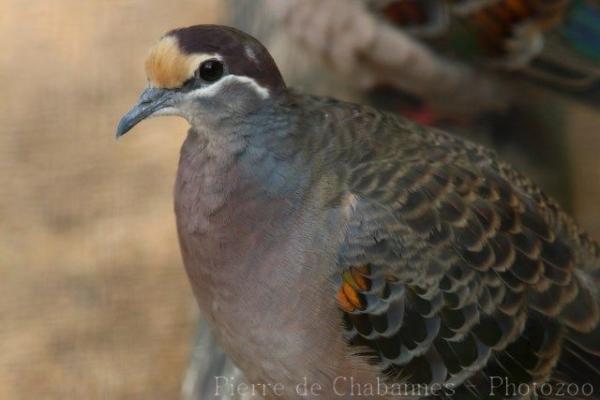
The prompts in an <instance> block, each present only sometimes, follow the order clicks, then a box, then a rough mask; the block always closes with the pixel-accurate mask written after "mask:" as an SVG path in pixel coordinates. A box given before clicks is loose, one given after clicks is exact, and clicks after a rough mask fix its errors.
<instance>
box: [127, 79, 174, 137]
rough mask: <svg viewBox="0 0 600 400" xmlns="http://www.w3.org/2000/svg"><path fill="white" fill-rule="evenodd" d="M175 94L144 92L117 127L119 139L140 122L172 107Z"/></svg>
mask: <svg viewBox="0 0 600 400" xmlns="http://www.w3.org/2000/svg"><path fill="white" fill-rule="evenodd" d="M172 99H173V93H172V91H170V90H166V89H159V88H147V89H146V90H144V91H143V92H142V95H141V96H140V100H139V101H138V103H137V104H136V105H135V106H134V107H133V108H132V109H131V110H129V111H128V112H127V114H125V115H124V116H123V118H121V120H120V121H119V125H118V126H117V138H119V137H121V136H123V135H124V134H126V133H127V132H129V131H130V130H131V128H133V127H134V126H136V125H137V124H138V123H139V122H141V121H143V120H144V119H146V118H148V117H149V116H151V115H152V114H154V113H155V112H157V111H158V110H160V109H162V108H165V107H168V106H171V105H172V104H171V103H172Z"/></svg>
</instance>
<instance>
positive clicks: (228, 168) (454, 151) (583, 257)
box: [116, 25, 600, 399]
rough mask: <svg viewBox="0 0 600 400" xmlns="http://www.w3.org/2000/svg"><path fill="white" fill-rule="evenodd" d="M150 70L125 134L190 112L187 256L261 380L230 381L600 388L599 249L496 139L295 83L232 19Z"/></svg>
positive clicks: (178, 201)
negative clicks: (481, 141)
mask: <svg viewBox="0 0 600 400" xmlns="http://www.w3.org/2000/svg"><path fill="white" fill-rule="evenodd" d="M145 70H146V75H147V78H148V86H147V87H146V89H145V90H144V91H143V92H142V94H141V96H140V98H139V101H138V103H137V104H136V105H135V106H134V107H133V108H132V109H131V110H130V111H128V112H127V113H126V114H125V115H124V116H123V117H122V118H121V120H120V121H119V124H118V126H117V130H116V134H117V137H121V136H123V135H124V134H126V133H127V132H129V131H130V130H131V129H132V128H133V127H134V126H136V125H137V124H138V123H139V122H141V121H142V120H145V119H147V118H150V117H156V116H161V115H175V116H180V117H183V118H185V119H186V120H187V121H188V122H189V124H190V125H191V127H190V129H189V131H188V135H187V137H186V139H185V141H184V143H183V145H182V148H181V153H180V160H179V166H178V171H177V178H176V183H175V191H174V200H175V208H174V209H175V218H176V223H177V232H178V237H179V244H180V249H181V254H182V259H183V264H184V267H185V270H186V272H187V274H188V277H189V280H190V283H191V287H192V289H193V292H194V295H195V297H196V300H197V303H198V305H199V307H200V309H201V311H202V314H203V316H204V317H205V318H206V320H207V321H208V323H209V325H210V326H211V329H212V330H213V332H214V335H215V337H216V338H217V340H218V342H219V344H220V345H221V346H222V348H223V349H224V351H225V352H226V354H227V355H228V356H229V357H230V358H231V359H232V360H233V361H234V362H235V364H236V365H237V366H238V367H239V368H240V369H241V370H242V371H243V373H244V375H245V378H246V380H247V382H248V383H250V385H246V386H243V387H239V386H238V387H232V386H231V385H228V383H227V379H226V377H215V379H216V382H215V387H216V389H215V391H216V392H219V393H216V392H215V395H223V394H224V395H226V394H227V393H226V392H232V393H233V392H234V391H236V390H238V391H239V390H250V389H249V388H251V390H253V391H254V393H258V395H260V397H262V398H265V399H275V398H284V399H297V398H320V399H350V398H356V397H357V396H362V397H365V398H369V397H371V398H381V399H392V398H397V397H398V396H400V395H402V396H406V397H407V398H415V399H416V398H447V399H484V398H508V397H510V398H523V399H529V398H538V397H536V396H539V398H548V399H550V398H559V397H561V396H560V394H559V391H561V390H562V391H564V390H566V389H565V388H566V387H567V386H565V385H572V386H568V387H571V388H572V390H575V389H577V393H575V394H573V393H570V394H571V398H578V397H579V398H592V399H598V398H600V387H599V386H598V383H597V382H598V378H600V292H599V289H598V288H599V287H600V285H599V284H600V246H599V245H598V244H597V242H595V241H594V240H593V239H592V238H590V237H589V235H587V234H586V233H585V232H584V231H583V230H582V229H581V228H579V226H578V225H577V224H576V222H575V221H574V220H573V219H572V218H571V217H570V216H568V215H567V214H566V213H565V212H563V211H562V209H561V207H560V206H559V205H558V204H557V203H556V202H555V201H554V200H553V199H552V198H550V197H549V196H547V195H546V194H545V193H544V192H543V191H542V190H540V189H539V188H538V187H537V186H536V185H535V184H534V183H533V182H532V181H531V180H529V179H528V178H527V177H526V176H524V175H523V174H521V173H519V172H518V171H516V170H515V169H514V168H512V167H511V166H510V165H508V164H507V163H505V162H503V161H502V160H500V159H498V157H497V156H496V155H495V153H494V152H493V151H491V150H488V149H486V148H484V147H482V146H479V145H477V144H474V143H472V142H469V141H467V140H465V139H462V138H460V137H457V136H454V135H451V134H449V133H447V132H444V131H442V130H438V129H436V128H431V127H424V126H421V125H418V124H416V123H414V122H411V121H409V120H407V119H404V118H402V117H400V116H398V115H395V114H389V113H385V112H380V111H378V110H377V109H375V108H373V107H369V106H364V105H360V104H354V103H347V102H343V101H339V100H336V99H333V98H327V97H319V96H313V95H307V94H302V93H300V92H298V91H295V90H294V89H291V88H288V87H287V85H286V83H285V80H284V79H283V77H282V75H281V73H280V72H279V69H278V67H277V65H276V63H275V61H274V60H273V58H272V57H271V55H270V54H269V51H268V50H267V49H266V48H265V47H264V46H263V45H262V44H261V43H260V42H259V41H258V40H256V39H255V38H253V37H252V36H250V35H248V34H246V33H244V32H242V31H240V30H237V29H234V28H231V27H227V26H220V25H196V26H190V27H186V28H179V29H175V30H172V31H170V32H168V33H166V34H165V35H164V36H163V37H162V38H161V39H160V40H159V41H158V42H157V43H156V44H155V45H154V46H153V47H152V48H151V50H150V52H149V54H148V56H147V59H146V61H145ZM561 393H562V392H561Z"/></svg>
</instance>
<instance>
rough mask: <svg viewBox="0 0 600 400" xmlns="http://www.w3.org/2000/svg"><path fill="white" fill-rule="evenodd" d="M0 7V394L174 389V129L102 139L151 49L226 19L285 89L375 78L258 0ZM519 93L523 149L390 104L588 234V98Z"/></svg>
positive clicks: (150, 127) (595, 203) (186, 311)
mask: <svg viewBox="0 0 600 400" xmlns="http://www.w3.org/2000/svg"><path fill="white" fill-rule="evenodd" d="M283 3H285V2H283ZM0 4H1V12H0V41H1V48H2V52H0V78H1V79H0V81H1V82H4V84H3V85H2V96H1V98H2V100H1V103H0V104H1V105H2V107H0V227H1V228H0V267H1V271H2V279H1V280H0V293H2V297H1V298H0V398H1V399H67V398H86V399H131V398H144V399H171V398H178V397H179V396H180V393H181V390H182V382H183V380H184V376H185V370H186V366H187V364H188V362H189V360H190V357H191V356H190V354H191V349H192V347H193V346H194V341H193V336H194V334H195V330H196V320H197V318H198V316H197V312H196V306H195V303H194V300H193V296H192V293H191V290H190V288H189V285H188V283H187V278H186V276H185V273H184V270H183V268H182V266H181V260H180V256H179V249H178V245H177V238H176V233H175V225H174V217H173V212H172V209H173V207H172V187H173V183H174V176H175V170H176V166H177V158H178V151H179V147H180V145H181V142H182V141H183V138H184V136H185V132H186V129H187V127H186V123H185V122H184V121H180V120H178V119H174V118H162V119H156V120H151V121H149V122H144V123H142V124H141V125H140V126H139V127H138V128H136V129H135V131H134V132H132V134H130V135H127V136H126V137H125V138H124V139H123V140H121V141H119V142H117V141H116V140H115V139H114V129H115V126H116V123H117V122H118V120H119V118H120V116H121V115H122V114H123V113H124V112H125V111H126V110H127V109H128V108H129V107H130V106H131V105H132V104H133V103H134V102H135V101H136V99H137V96H138V94H139V92H140V91H141V89H142V88H143V87H144V84H145V78H144V75H143V60H144V56H145V54H146V51H147V49H148V47H149V46H150V45H151V44H152V43H154V42H155V41H156V40H157V39H158V38H159V37H160V36H161V35H162V34H163V33H164V32H166V31H168V30H170V29H172V28H174V27H178V26H185V25H192V24H197V23H220V22H227V21H228V22H229V23H231V24H234V25H236V26H239V27H242V28H244V29H246V30H249V31H251V32H253V33H254V34H256V35H257V36H259V37H260V38H261V39H263V40H264V41H265V43H267V45H268V47H269V48H271V49H272V50H273V54H274V56H275V59H276V61H278V63H279V64H280V65H281V66H282V70H283V74H284V76H285V77H286V78H287V80H288V83H291V84H293V85H295V86H299V87H301V88H304V89H305V90H309V91H312V92H317V93H320V94H329V95H336V96H338V97H343V98H345V99H358V100H363V101H371V102H372V103H377V102H378V100H377V99H378V98H380V97H382V96H383V97H384V98H385V97H386V96H387V94H385V95H381V94H380V93H381V91H383V92H384V93H388V92H386V90H387V87H386V86H385V85H384V87H380V85H375V84H374V85H373V86H372V87H369V88H368V89H369V90H368V91H365V85H364V84H363V85H362V86H360V85H358V86H360V87H353V86H352V85H348V84H347V78H344V77H342V78H340V76H338V74H336V73H335V72H332V71H335V64H336V62H335V60H334V62H333V63H332V62H331V59H330V60H329V62H328V61H327V57H323V54H318V55H319V56H317V55H315V51H314V48H312V49H311V46H310V44H309V45H308V46H304V47H302V46H300V47H299V49H300V48H306V50H298V51H296V48H295V47H294V48H293V51H291V48H290V46H289V43H288V42H287V40H288V39H286V38H287V36H285V35H287V33H286V32H288V30H287V29H286V28H285V26H280V25H282V24H284V23H289V22H290V21H288V20H286V19H285V18H284V17H282V15H284V14H282V13H283V12H285V10H283V11H282V10H277V9H275V8H277V7H275V6H273V5H272V4H271V3H270V2H269V1H267V2H264V3H263V2H259V1H257V2H251V1H246V2H244V1H234V0H232V1H229V2H226V1H218V0H195V1H191V0H185V1H184V0H173V1H169V2H148V1H143V0H89V1H85V2H82V1H78V0H61V1H54V2H50V1H43V0H32V1H28V2H22V1H17V0H1V1H0ZM271 7H273V9H271ZM232 8H233V9H232ZM257 13H258V14H257ZM271 15H274V16H275V17H274V18H271V17H270V16H271ZM307 18H310V15H309V16H308V17H307ZM265 21H268V22H269V23H268V24H266V23H265ZM282 21H283V22H282ZM278 24H279V25H278ZM291 32H292V33H291V34H290V37H292V39H289V40H295V39H293V38H294V33H293V29H292V30H291ZM296 36H297V32H296ZM296 39H297V38H296ZM294 43H296V42H294ZM332 43H333V44H335V42H332ZM328 46H329V47H332V46H333V45H332V44H331V43H330V44H328ZM317 47H318V46H317ZM333 47H335V46H333ZM291 52H293V53H294V54H290V53H291ZM316 53H318V52H316ZM323 58H324V59H325V60H323ZM332 64H333V67H332ZM332 68H333V69H332ZM347 76H348V75H345V77H347ZM345 79H346V80H345ZM387 83H388V84H389V82H387ZM367 86H368V84H367ZM465 91H466V92H468V91H469V88H465ZM548 93H551V94H550V95H548ZM373 96H376V98H375V99H373ZM531 96H533V97H535V98H537V99H540V101H541V102H542V103H541V104H543V106H541V107H535V110H536V113H537V114H536V115H537V116H538V117H540V118H541V120H542V121H545V122H544V123H542V124H541V125H536V126H538V127H540V126H541V127H542V129H538V133H539V132H541V134H542V136H541V139H540V137H539V136H534V137H533V139H532V138H529V139H528V140H525V142H528V144H526V145H525V146H524V147H523V146H522V143H520V144H519V143H517V144H516V145H514V146H513V144H512V143H513V142H512V141H509V142H510V143H509V144H506V142H505V141H503V140H498V139H497V136H498V133H497V132H498V129H497V128H494V129H492V131H494V132H495V133H493V134H492V136H493V137H492V138H491V139H490V138H487V137H478V136H477V135H472V132H471V131H472V130H473V127H481V126H482V125H485V126H484V128H482V130H484V131H486V132H487V131H488V130H489V129H488V128H487V124H484V123H483V122H481V120H480V119H477V122H470V123H466V122H464V117H463V116H462V115H461V117H460V118H448V117H444V118H441V117H440V118H431V113H430V112H428V109H427V108H423V107H421V105H419V104H417V106H415V105H414V104H415V103H414V102H413V101H412V100H409V101H406V100H405V99H404V98H403V100H402V104H405V103H408V104H410V106H407V107H404V108H403V110H407V111H406V112H404V114H406V115H409V116H415V119H417V120H420V121H422V122H424V123H430V124H432V125H440V126H446V127H449V129H452V130H457V131H461V132H463V133H465V134H467V135H468V136H469V137H473V136H475V137H474V139H475V140H478V141H481V142H483V143H487V144H489V145H492V146H494V147H498V150H499V151H500V152H501V154H503V156H504V155H506V157H505V158H508V159H510V160H511V161H513V162H515V163H516V164H517V165H519V167H520V168H522V169H524V170H525V172H526V173H529V174H532V175H534V176H540V181H541V182H542V186H543V187H544V188H546V189H548V191H550V192H551V193H552V194H553V195H554V196H556V197H557V198H560V199H561V202H562V203H563V204H564V205H565V207H567V208H568V209H570V210H571V212H572V213H573V214H574V215H575V217H576V218H577V220H578V221H579V222H580V223H581V225H582V226H583V227H584V228H585V229H587V230H588V231H589V233H590V234H591V235H592V236H593V237H595V238H599V237H600V157H599V156H598V155H599V154H600V113H599V112H598V109H597V103H590V102H581V101H574V100H572V98H570V97H560V96H555V93H554V92H547V91H546V89H540V88H538V87H527V88H520V90H519V96H518V97H519V98H530V97H531ZM548 96H550V97H548ZM549 98H551V99H552V100H548V99H549ZM548 102H551V104H549V103H548ZM540 110H541V111H540ZM544 113H546V114H544ZM440 115H442V114H440ZM443 115H446V116H447V115H451V113H445V114H443ZM517 115H519V114H517ZM521 115H522V114H521ZM513 118H514V115H513ZM457 120H458V121H459V122H458V123H457V122H456V121H457ZM496 120H497V118H496ZM448 121H450V122H448ZM470 121H472V120H470ZM494 126H496V124H494ZM500 126H501V127H504V128H505V129H508V130H510V131H511V132H512V131H513V129H512V128H511V126H512V125H510V124H508V125H507V124H500ZM544 127H547V128H548V130H544ZM555 130H557V131H558V133H557V132H554V131H555ZM499 131H500V132H502V129H500V130H499ZM514 131H518V132H519V134H518V135H517V136H519V137H520V136H525V137H526V136H527V129H514ZM550 131H553V132H554V133H552V135H548V137H546V138H545V137H544V132H550ZM550 136H551V137H550ZM523 149H525V150H523ZM531 149H537V150H536V151H530V150H531ZM548 149H549V150H548ZM546 150H548V151H546ZM515 154H516V155H515ZM540 154H542V155H541V156H540ZM540 160H541V161H540ZM538 161H540V162H538ZM540 170H541V173H540ZM544 182H545V183H544Z"/></svg>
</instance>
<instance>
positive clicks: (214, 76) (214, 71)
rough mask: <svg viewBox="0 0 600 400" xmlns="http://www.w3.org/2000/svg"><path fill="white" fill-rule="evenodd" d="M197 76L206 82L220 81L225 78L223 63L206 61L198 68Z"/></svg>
mask: <svg viewBox="0 0 600 400" xmlns="http://www.w3.org/2000/svg"><path fill="white" fill-rule="evenodd" d="M197 74H198V76H199V77H200V79H202V80H204V81H206V82H214V81H218V80H219V79H220V78H221V77H222V76H223V63H222V62H221V61H219V60H206V61H204V62H203V63H202V64H200V67H198V71H197Z"/></svg>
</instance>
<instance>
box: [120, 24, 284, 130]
mask: <svg viewBox="0 0 600 400" xmlns="http://www.w3.org/2000/svg"><path fill="white" fill-rule="evenodd" d="M145 67H146V75H147V78H148V86H147V88H146V89H145V90H144V91H143V92H142V94H141V96H140V99H139V102H138V103H137V104H136V105H135V106H134V107H133V108H132V109H131V110H130V111H129V112H128V113H127V114H125V115H124V116H123V118H122V119H121V121H120V122H119V125H118V127H117V137H119V136H122V135H124V134H125V133H127V132H128V131H129V130H130V129H131V128H133V127H134V126H135V125H136V124H137V123H139V122H140V121H142V120H144V119H146V118H149V117H154V116H159V115H178V116H182V117H184V118H186V119H187V120H188V121H189V122H190V123H192V124H194V123H196V122H199V123H203V119H209V118H217V119H223V118H228V117H230V116H234V115H236V114H237V115H239V114H243V113H244V112H248V110H250V109H252V108H253V107H254V108H255V107H257V105H259V104H260V103H261V102H262V101H264V100H267V99H269V98H270V97H271V96H274V95H276V94H277V93H278V92H280V91H282V90H283V89H284V88H285V83H284V81H283V78H282V77H281V74H280V73H279V70H278V69H277V66H276V65H275V62H274V61H273V59H272V58H271V55H270V54H269V52H268V51H267V50H266V49H265V47H264V46H263V45H262V44H261V43H260V42H259V41H258V40H256V39H254V38H253V37H251V36H250V35H247V34H246V33H244V32H241V31H239V30H237V29H234V28H230V27H226V26H218V25H196V26H191V27H188V28H181V29H175V30H173V31H171V32H168V33H167V34H166V35H165V36H163V37H162V38H161V39H160V40H159V41H158V43H157V44H155V45H154V47H152V49H151V50H150V53H149V54H148V57H147V59H146V63H145Z"/></svg>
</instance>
